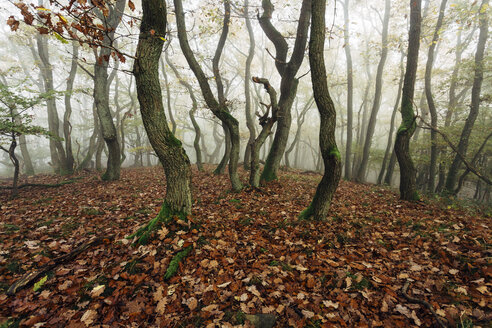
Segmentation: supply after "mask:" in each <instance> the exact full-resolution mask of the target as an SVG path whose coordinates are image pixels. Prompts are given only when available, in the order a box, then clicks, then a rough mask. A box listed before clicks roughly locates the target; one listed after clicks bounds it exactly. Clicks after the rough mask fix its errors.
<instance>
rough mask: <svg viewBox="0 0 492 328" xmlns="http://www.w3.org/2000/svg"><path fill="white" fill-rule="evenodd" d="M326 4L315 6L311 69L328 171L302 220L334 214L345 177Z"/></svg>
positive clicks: (317, 1) (319, 2) (322, 1)
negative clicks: (329, 72)
mask: <svg viewBox="0 0 492 328" xmlns="http://www.w3.org/2000/svg"><path fill="white" fill-rule="evenodd" d="M325 7H326V0H315V1H313V2H312V25H311V38H310V40H309V66H310V67H311V80H312V84H313V92H314V99H315V100H316V105H317V106H318V111H319V114H320V120H321V122H320V131H319V146H320V148H321V154H322V156H323V163H324V165H325V170H324V174H323V178H322V179H321V182H320V183H319V184H318V187H317V189H316V193H315V195H314V197H313V200H312V202H311V204H310V205H309V207H308V208H307V209H305V210H304V211H303V212H302V213H301V214H300V216H299V217H300V218H301V219H307V218H310V217H312V218H314V219H315V220H323V219H325V218H326V216H327V215H328V211H329V210H330V205H331V200H332V198H333V195H334V193H335V191H336V189H337V187H338V182H339V180H340V176H341V174H342V166H341V158H340V152H339V151H338V148H337V144H336V141H335V127H336V111H335V106H334V104H333V101H332V99H331V97H330V93H329V91H328V84H327V79H326V69H325V61H324V44H325V11H326V10H325Z"/></svg>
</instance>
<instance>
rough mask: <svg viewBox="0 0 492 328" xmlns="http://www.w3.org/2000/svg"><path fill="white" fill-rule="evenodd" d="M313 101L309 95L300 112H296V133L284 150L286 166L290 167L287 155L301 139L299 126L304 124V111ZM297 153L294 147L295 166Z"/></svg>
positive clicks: (305, 111)
mask: <svg viewBox="0 0 492 328" xmlns="http://www.w3.org/2000/svg"><path fill="white" fill-rule="evenodd" d="M313 103H314V97H311V98H310V99H309V100H308V101H307V102H306V104H305V105H304V107H303V109H302V111H301V112H300V113H299V112H297V130H296V134H295V136H294V140H293V141H292V143H291V144H290V146H289V148H287V150H286V151H285V166H286V167H290V163H289V155H290V153H291V152H292V151H293V150H294V147H296V146H297V145H298V144H299V140H300V139H301V128H302V125H303V124H304V119H305V117H306V113H307V111H308V110H309V109H310V108H311V106H312V105H313ZM296 106H297V105H296ZM297 153H298V149H297V148H296V155H295V156H296V159H294V163H295V164H294V166H295V167H297Z"/></svg>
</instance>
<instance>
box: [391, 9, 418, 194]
mask: <svg viewBox="0 0 492 328" xmlns="http://www.w3.org/2000/svg"><path fill="white" fill-rule="evenodd" d="M421 5H422V0H410V32H409V37H408V52H407V65H406V70H405V80H404V82H403V90H402V101H401V116H402V122H401V125H400V128H399V129H398V132H397V133H396V140H395V153H396V157H397V159H398V164H399V165H400V198H401V199H403V200H410V201H416V200H418V199H419V195H418V192H417V189H416V182H415V179H416V177H415V175H416V170H415V166H414V165H413V161H412V157H411V156H410V139H411V138H412V134H413V132H414V131H415V127H416V123H415V114H414V111H413V97H414V94H415V80H416V77H417V65H418V56H419V47H420V25H421V16H420V15H421V14H420V13H421Z"/></svg>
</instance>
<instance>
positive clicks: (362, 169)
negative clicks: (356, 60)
mask: <svg viewBox="0 0 492 328" xmlns="http://www.w3.org/2000/svg"><path fill="white" fill-rule="evenodd" d="M390 9H391V1H390V0H385V9H384V19H383V33H382V43H381V47H382V48H381V58H380V60H379V64H378V69H377V73H376V88H375V91H374V102H373V104H372V109H371V115H370V117H369V123H368V125H367V134H366V138H365V140H364V149H363V151H362V160H361V163H360V166H359V169H358V171H357V177H356V180H357V181H358V182H364V181H365V175H366V171H367V165H368V163H369V155H370V152H371V144H372V137H373V135H374V130H375V128H376V119H377V115H378V112H379V107H381V94H382V90H383V72H384V65H385V63H386V58H387V57H388V26H389V18H390Z"/></svg>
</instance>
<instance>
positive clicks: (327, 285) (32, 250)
mask: <svg viewBox="0 0 492 328" xmlns="http://www.w3.org/2000/svg"><path fill="white" fill-rule="evenodd" d="M206 169H207V170H206V172H205V173H200V172H198V171H194V178H193V181H194V186H195V192H194V197H195V201H194V208H193V213H194V214H193V216H192V217H190V218H189V221H188V222H185V221H183V220H178V221H177V222H176V223H175V224H174V225H171V226H168V227H166V228H161V229H159V230H158V231H157V232H156V234H155V238H154V239H153V240H152V241H151V242H150V243H149V244H148V245H146V246H132V244H131V240H127V239H125V237H126V236H128V235H130V234H131V233H132V232H134V231H135V230H136V228H137V227H138V226H140V225H143V224H146V223H147V222H148V220H149V219H150V218H153V217H154V216H155V215H156V214H157V212H158V211H159V209H160V206H161V202H162V199H163V197H164V188H163V185H164V184H165V182H164V176H163V173H162V170H161V169H160V168H142V169H126V170H124V171H123V174H122V179H121V180H120V181H115V182H110V183H109V182H103V181H101V180H100V178H99V177H98V175H95V174H94V175H86V176H83V177H82V178H81V179H79V180H75V182H74V183H72V184H66V185H63V186H61V187H59V188H51V189H40V188H39V187H27V188H24V189H22V196H23V197H21V198H17V199H15V200H8V196H9V194H8V192H7V191H2V192H1V193H0V204H1V205H0V210H1V218H2V221H1V226H0V241H1V243H0V288H1V291H0V318H1V319H2V320H1V321H4V320H7V319H8V320H10V321H9V322H11V323H12V322H21V323H22V324H23V325H24V326H34V325H35V324H41V323H44V326H49V327H54V326H58V327H62V326H63V327H86V326H95V325H100V324H103V325H108V326H109V327H113V326H114V327H117V326H121V325H123V326H130V325H131V324H132V323H135V324H137V325H139V326H156V325H158V326H161V327H201V326H204V327H205V326H206V327H213V326H214V325H215V324H220V325H221V326H222V327H231V326H234V325H242V324H243V323H244V322H245V314H254V313H274V314H276V315H277V316H278V319H277V324H276V327H287V326H292V327H332V326H336V327H378V326H379V327H403V326H408V327H414V326H421V327H429V326H432V325H435V323H436V321H435V318H434V317H433V316H432V315H431V314H430V312H429V311H428V310H427V309H426V308H425V307H423V306H422V305H419V304H413V303H411V302H408V301H407V300H406V299H405V298H404V297H403V296H402V294H401V291H402V288H403V286H404V284H405V283H407V282H408V283H409V284H410V285H409V289H408V294H409V295H411V296H412V297H415V298H418V299H422V300H425V301H427V302H429V304H431V305H432V307H433V308H434V309H435V311H436V313H437V315H438V316H439V317H440V319H441V320H443V321H444V322H447V323H449V324H450V326H453V327H454V326H455V325H456V324H458V323H462V322H474V323H475V324H476V325H481V324H486V322H490V320H491V319H492V318H491V317H490V313H491V312H490V305H491V304H490V299H491V298H490V296H491V295H490V289H491V287H490V278H491V276H492V271H491V269H490V266H488V264H487V256H488V255H487V252H489V250H488V244H489V243H490V217H486V216H484V215H483V214H480V213H479V212H472V211H471V210H468V211H465V210H464V209H458V208H455V207H454V206H447V205H444V204H442V203H439V202H433V201H430V200H426V201H425V203H408V202H403V201H399V200H398V195H396V194H395V193H394V192H393V191H390V190H388V189H385V188H382V187H377V186H369V185H360V184H355V183H350V182H341V185H340V187H339V189H338V192H337V194H336V195H335V197H334V201H333V205H332V212H331V215H330V217H329V218H328V219H327V220H326V221H324V222H306V221H302V222H299V221H298V220H297V215H298V214H299V212H300V211H301V210H302V209H303V208H305V207H306V206H307V205H308V204H309V202H310V200H311V197H312V194H313V192H314V189H315V186H316V184H317V182H318V181H319V179H320V176H318V175H316V174H306V173H302V172H299V171H295V172H294V171H289V172H284V173H282V175H281V177H280V181H279V182H278V183H271V184H269V185H267V186H266V187H265V188H264V189H262V191H258V190H248V189H246V190H243V191H242V192H240V193H233V192H229V191H228V186H229V183H228V181H227V178H226V177H224V176H221V177H217V176H215V175H212V174H211V173H210V171H211V169H212V168H211V167H206ZM241 175H242V178H243V179H245V178H246V177H245V175H246V173H244V172H242V173H241ZM36 179H37V180H38V181H37V182H42V183H47V182H50V183H53V182H55V181H53V180H54V179H56V178H55V177H52V176H46V177H43V176H39V177H36ZM5 185H7V183H5ZM101 236H114V238H113V239H109V238H108V239H107V240H106V241H105V242H104V243H102V244H99V245H98V246H95V247H93V248H90V249H88V250H87V252H86V253H83V254H81V255H79V256H78V257H77V258H75V259H74V260H73V261H71V262H69V263H66V264H63V265H60V266H58V267H56V269H54V270H53V271H52V272H49V273H48V274H47V275H46V278H45V279H44V281H43V282H37V284H35V285H34V286H30V287H28V288H26V289H23V290H21V291H19V292H18V293H17V294H16V295H15V296H7V295H6V294H5V292H6V289H7V288H8V287H9V286H10V285H11V284H12V283H13V282H14V281H16V280H17V279H19V278H20V277H21V276H22V275H23V274H25V273H26V272H30V271H33V270H36V269H37V268H40V267H42V266H43V265H46V264H47V263H50V261H51V259H52V258H55V257H57V256H59V255H63V254H67V253H69V252H71V251H72V250H73V249H74V248H76V247H77V246H78V245H81V244H83V243H85V242H87V241H89V240H91V239H93V238H94V237H101ZM188 245H193V246H194V248H193V251H192V252H191V253H190V254H189V255H188V256H187V257H186V258H185V259H184V260H183V262H181V263H180V264H179V269H178V272H177V275H176V276H174V277H172V278H171V279H169V280H165V279H164V274H165V272H166V270H167V268H168V267H169V264H170V261H171V259H172V258H173V256H174V255H175V254H176V253H177V252H178V251H179V250H180V249H183V247H186V246H188ZM9 318H10V319H9ZM460 327H461V326H460Z"/></svg>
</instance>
